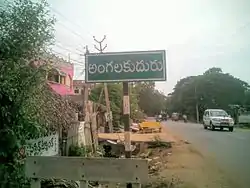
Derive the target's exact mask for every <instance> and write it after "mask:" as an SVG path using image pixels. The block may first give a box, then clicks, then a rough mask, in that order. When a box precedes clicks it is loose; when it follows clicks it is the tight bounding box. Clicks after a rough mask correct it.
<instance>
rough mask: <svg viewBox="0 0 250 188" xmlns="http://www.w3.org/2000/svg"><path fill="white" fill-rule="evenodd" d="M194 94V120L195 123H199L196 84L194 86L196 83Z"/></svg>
mask: <svg viewBox="0 0 250 188" xmlns="http://www.w3.org/2000/svg"><path fill="white" fill-rule="evenodd" d="M194 94H195V110H196V121H197V123H199V122H200V114H199V104H198V98H197V86H196V84H195V86H194Z"/></svg>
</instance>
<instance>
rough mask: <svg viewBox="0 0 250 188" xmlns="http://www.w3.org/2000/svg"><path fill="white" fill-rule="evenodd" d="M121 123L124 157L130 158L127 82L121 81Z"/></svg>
mask: <svg viewBox="0 0 250 188" xmlns="http://www.w3.org/2000/svg"><path fill="white" fill-rule="evenodd" d="M123 123H124V145H125V157H126V158H131V140H130V101H129V82H123ZM127 188H132V184H131V183H128V184H127Z"/></svg>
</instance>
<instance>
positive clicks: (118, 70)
mask: <svg viewBox="0 0 250 188" xmlns="http://www.w3.org/2000/svg"><path fill="white" fill-rule="evenodd" d="M85 75H86V79H85V80H86V82H123V81H132V82H135V81H165V80H166V57H165V51H164V50H158V51H143V52H114V53H103V54H87V55H86V74H85Z"/></svg>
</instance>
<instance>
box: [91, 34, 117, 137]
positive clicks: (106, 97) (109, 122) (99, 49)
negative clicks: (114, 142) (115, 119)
mask: <svg viewBox="0 0 250 188" xmlns="http://www.w3.org/2000/svg"><path fill="white" fill-rule="evenodd" d="M93 38H94V40H95V42H96V43H97V44H98V45H99V47H97V46H96V45H94V47H95V49H96V50H97V51H99V52H100V53H103V51H104V50H105V49H106V48H107V44H106V45H105V46H104V47H103V46H102V44H103V42H104V40H105V39H106V35H104V37H103V39H102V40H101V41H98V40H97V39H96V38H95V36H94V37H93ZM104 95H105V103H106V108H107V114H108V127H109V132H110V133H112V132H113V124H112V118H111V110H110V101H109V93H108V86H107V83H104Z"/></svg>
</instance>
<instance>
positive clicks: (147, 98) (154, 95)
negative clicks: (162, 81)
mask: <svg viewBox="0 0 250 188" xmlns="http://www.w3.org/2000/svg"><path fill="white" fill-rule="evenodd" d="M134 87H135V90H136V91H137V93H138V101H139V107H140V108H141V109H142V110H143V111H144V112H145V113H146V114H147V115H149V116H154V115H155V114H158V113H160V112H161V110H165V108H166V105H165V103H166V96H165V95H164V94H163V93H161V92H159V91H158V90H157V89H155V83H154V82H142V83H137V84H135V86H134Z"/></svg>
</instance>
